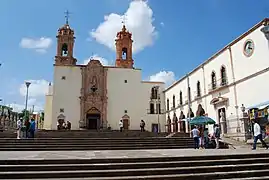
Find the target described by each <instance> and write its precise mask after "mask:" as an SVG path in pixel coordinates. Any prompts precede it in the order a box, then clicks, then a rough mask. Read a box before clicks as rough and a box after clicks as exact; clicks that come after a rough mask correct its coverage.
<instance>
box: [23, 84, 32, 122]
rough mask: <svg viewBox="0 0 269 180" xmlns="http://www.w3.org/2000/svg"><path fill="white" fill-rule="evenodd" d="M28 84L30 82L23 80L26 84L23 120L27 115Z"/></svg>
mask: <svg viewBox="0 0 269 180" xmlns="http://www.w3.org/2000/svg"><path fill="white" fill-rule="evenodd" d="M30 84H31V83H30V82H25V85H26V98H25V111H24V121H26V116H27V104H28V91H29V86H30Z"/></svg>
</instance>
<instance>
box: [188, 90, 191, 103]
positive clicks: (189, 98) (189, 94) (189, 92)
mask: <svg viewBox="0 0 269 180" xmlns="http://www.w3.org/2000/svg"><path fill="white" fill-rule="evenodd" d="M189 101H191V87H188V102H189Z"/></svg>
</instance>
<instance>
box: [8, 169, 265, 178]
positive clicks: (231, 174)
mask: <svg viewBox="0 0 269 180" xmlns="http://www.w3.org/2000/svg"><path fill="white" fill-rule="evenodd" d="M268 173H269V171H268V170H250V171H236V172H216V173H200V174H186V175H185V174H172V175H162V176H158V175H147V176H125V177H94V178H56V179H55V178H50V180H137V179H138V180H164V179H165V180H186V179H187V180H208V179H221V177H223V178H225V180H227V179H231V180H232V179H234V178H233V177H239V178H236V179H238V180H245V179H251V178H248V177H247V176H252V177H253V178H252V179H256V178H255V177H257V179H263V180H267V178H268V176H266V175H263V174H268ZM224 176H225V177H224ZM263 177H265V178H263ZM13 180H18V179H13ZM35 180H43V179H35ZM223 180H224V179H223Z"/></svg>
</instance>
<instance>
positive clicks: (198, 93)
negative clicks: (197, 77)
mask: <svg viewBox="0 0 269 180" xmlns="http://www.w3.org/2000/svg"><path fill="white" fill-rule="evenodd" d="M197 97H201V84H200V81H198V82H197Z"/></svg>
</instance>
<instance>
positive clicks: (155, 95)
mask: <svg viewBox="0 0 269 180" xmlns="http://www.w3.org/2000/svg"><path fill="white" fill-rule="evenodd" d="M151 99H158V87H153V88H151Z"/></svg>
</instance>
